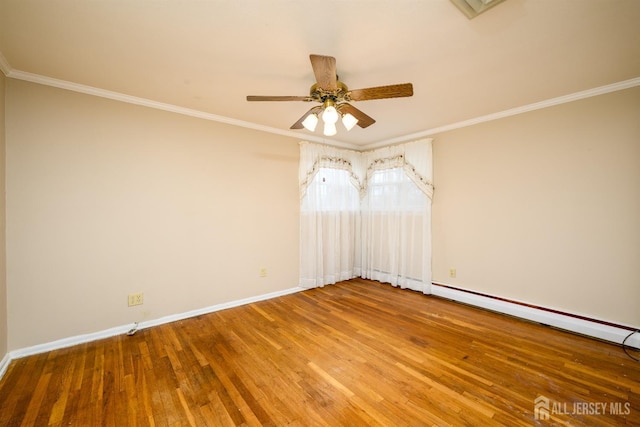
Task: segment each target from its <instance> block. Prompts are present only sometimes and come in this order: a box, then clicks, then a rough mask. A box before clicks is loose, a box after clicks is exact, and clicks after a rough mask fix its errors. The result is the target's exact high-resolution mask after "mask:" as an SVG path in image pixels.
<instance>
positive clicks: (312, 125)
mask: <svg viewBox="0 0 640 427" xmlns="http://www.w3.org/2000/svg"><path fill="white" fill-rule="evenodd" d="M317 125H318V115H317V114H309V115H308V116H307V117H305V119H304V120H303V121H302V126H304V128H305V129H306V130H308V131H310V132H313V131H314V130H316V126H317Z"/></svg>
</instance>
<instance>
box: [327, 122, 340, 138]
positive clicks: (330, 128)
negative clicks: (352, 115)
mask: <svg viewBox="0 0 640 427" xmlns="http://www.w3.org/2000/svg"><path fill="white" fill-rule="evenodd" d="M336 133H338V129H336V125H335V123H329V122H327V121H325V122H324V135H325V136H333V135H335V134H336Z"/></svg>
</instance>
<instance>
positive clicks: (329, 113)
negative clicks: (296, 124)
mask: <svg viewBox="0 0 640 427" xmlns="http://www.w3.org/2000/svg"><path fill="white" fill-rule="evenodd" d="M339 118H340V115H339V114H338V110H336V107H334V106H333V105H330V106H328V107H327V108H325V109H324V111H323V112H322V120H324V122H325V123H331V124H334V123H336V122H337V121H338V119H339Z"/></svg>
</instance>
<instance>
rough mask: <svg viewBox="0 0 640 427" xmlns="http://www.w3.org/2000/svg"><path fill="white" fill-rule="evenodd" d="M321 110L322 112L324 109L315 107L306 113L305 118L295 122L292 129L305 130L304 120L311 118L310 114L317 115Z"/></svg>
mask: <svg viewBox="0 0 640 427" xmlns="http://www.w3.org/2000/svg"><path fill="white" fill-rule="evenodd" d="M320 110H322V107H320V106H316V107H313V108H312V109H310V110H309V111H307V112H306V113H304V116H302V117H300V119H299V120H298V121H297V122H295V123H294V124H293V125H291V128H290V129H302V128H304V126H303V125H302V122H304V119H306V118H307V116H309V115H310V114H313V113H317V112H319V111H320Z"/></svg>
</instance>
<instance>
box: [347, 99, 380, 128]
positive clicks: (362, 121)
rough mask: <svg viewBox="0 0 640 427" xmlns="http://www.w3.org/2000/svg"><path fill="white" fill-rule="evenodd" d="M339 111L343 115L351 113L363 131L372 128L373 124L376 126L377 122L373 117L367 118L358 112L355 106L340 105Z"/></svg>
mask: <svg viewBox="0 0 640 427" xmlns="http://www.w3.org/2000/svg"><path fill="white" fill-rule="evenodd" d="M338 110H339V111H340V112H341V113H343V114H347V113H349V114H351V115H352V116H353V117H355V118H356V119H358V126H360V127H361V128H363V129H364V128H366V127H368V126H371V125H372V124H374V123H375V122H376V121H375V120H374V119H372V118H371V117H369V116H367V115H366V114H365V113H363V112H362V111H360V110H358V109H357V108H356V107H354V106H353V105H351V104H347V103H346V102H345V103H344V104H340V105H339V106H338Z"/></svg>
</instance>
